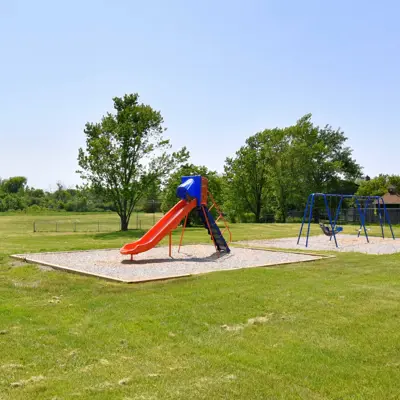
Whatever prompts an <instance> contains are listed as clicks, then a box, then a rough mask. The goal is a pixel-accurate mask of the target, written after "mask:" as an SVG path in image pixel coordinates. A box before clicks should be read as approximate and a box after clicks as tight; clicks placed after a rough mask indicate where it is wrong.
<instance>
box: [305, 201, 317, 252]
mask: <svg viewBox="0 0 400 400" xmlns="http://www.w3.org/2000/svg"><path fill="white" fill-rule="evenodd" d="M314 196H315V195H314V193H313V194H312V195H311V204H310V213H309V214H308V228H307V239H306V247H308V237H309V236H310V225H311V218H312V212H313V206H314V199H315V197H314Z"/></svg>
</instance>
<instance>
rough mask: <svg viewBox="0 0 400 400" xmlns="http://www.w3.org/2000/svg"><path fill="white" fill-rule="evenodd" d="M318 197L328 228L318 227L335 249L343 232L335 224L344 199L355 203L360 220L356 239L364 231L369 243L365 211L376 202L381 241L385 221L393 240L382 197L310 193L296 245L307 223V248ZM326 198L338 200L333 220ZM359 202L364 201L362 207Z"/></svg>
mask: <svg viewBox="0 0 400 400" xmlns="http://www.w3.org/2000/svg"><path fill="white" fill-rule="evenodd" d="M318 197H322V198H323V200H324V205H325V209H326V213H327V216H328V222H329V225H328V226H326V225H325V224H324V223H320V224H319V226H320V228H321V230H322V232H323V233H324V234H325V235H326V236H328V237H329V240H332V238H333V239H334V241H335V245H336V247H338V243H337V238H336V235H337V234H338V233H340V232H342V231H343V227H341V226H338V225H337V223H338V219H339V215H340V210H341V208H342V205H343V200H344V199H352V200H353V201H354V203H355V206H356V210H357V214H358V216H359V219H360V229H358V235H357V236H358V237H360V233H361V232H362V231H364V234H365V238H366V240H367V242H368V243H369V238H368V232H367V228H366V226H365V221H366V211H367V209H368V206H370V205H371V204H372V203H373V202H374V203H375V202H376V205H377V213H378V217H379V224H380V227H381V232H382V238H383V239H384V238H385V232H384V226H383V224H384V221H385V220H386V223H387V224H388V226H389V228H390V232H391V236H392V238H393V239H395V236H394V232H393V228H392V224H391V223H390V218H389V213H388V212H387V209H386V204H385V202H384V200H383V198H382V197H380V196H356V195H349V194H325V193H311V194H310V195H309V196H308V199H307V203H306V207H305V209H304V214H303V219H302V222H301V227H300V232H299V236H298V238H297V244H299V242H300V238H301V235H302V232H303V227H304V224H305V223H308V227H307V236H306V247H308V239H309V235H310V225H311V220H312V218H313V208H314V205H315V199H316V198H318ZM328 198H339V203H338V206H337V208H336V212H335V216H334V218H332V214H331V210H330V207H329V205H328ZM361 201H364V207H361ZM307 217H308V218H307ZM307 219H308V222H306V221H307Z"/></svg>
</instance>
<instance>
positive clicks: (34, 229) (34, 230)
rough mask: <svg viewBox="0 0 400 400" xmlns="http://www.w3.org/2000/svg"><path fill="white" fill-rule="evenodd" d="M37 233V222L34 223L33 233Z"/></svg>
mask: <svg viewBox="0 0 400 400" xmlns="http://www.w3.org/2000/svg"><path fill="white" fill-rule="evenodd" d="M35 232H36V221H33V233H35Z"/></svg>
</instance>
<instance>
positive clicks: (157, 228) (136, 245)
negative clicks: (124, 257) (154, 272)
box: [120, 199, 197, 254]
mask: <svg viewBox="0 0 400 400" xmlns="http://www.w3.org/2000/svg"><path fill="white" fill-rule="evenodd" d="M196 205H197V199H193V200H191V201H190V202H187V201H186V200H181V201H180V202H179V203H177V204H175V206H174V207H172V208H171V209H170V210H169V211H168V212H167V213H166V214H165V215H164V216H163V217H162V218H161V219H160V220H159V221H158V222H157V223H156V224H155V225H154V226H153V227H152V228H151V229H150V230H149V231H148V232H146V233H145V234H144V235H143V236H142V237H141V238H140V239H139V240H137V241H136V242H133V243H128V244H126V245H125V246H124V247H122V249H121V250H120V253H121V254H139V253H143V252H144V251H147V250H150V249H152V248H153V247H154V246H156V245H157V243H158V242H159V241H160V240H161V239H162V238H163V237H164V236H166V235H168V233H170V232H171V231H173V230H174V229H176V228H177V227H178V225H179V223H180V222H181V221H182V219H183V218H185V217H186V215H188V214H189V213H190V211H192V210H193V208H195V207H196Z"/></svg>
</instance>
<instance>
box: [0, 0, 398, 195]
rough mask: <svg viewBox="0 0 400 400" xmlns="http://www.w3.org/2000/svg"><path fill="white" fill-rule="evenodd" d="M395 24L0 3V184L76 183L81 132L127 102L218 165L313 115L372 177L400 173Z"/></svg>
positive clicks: (377, 19)
mask: <svg viewBox="0 0 400 400" xmlns="http://www.w3.org/2000/svg"><path fill="white" fill-rule="evenodd" d="M399 15H400V2H398V1H397V0H392V1H385V0H382V1H380V2H373V1H369V2H366V1H361V0H353V1H348V0H336V1H329V2H328V1H321V0H318V1H317V0H314V1H312V0H304V1H297V0H286V1H280V0H276V1H268V0H262V1H261V0H260V1H258V0H246V1H244V0H243V1H235V0H229V1H228V0H214V1H212V0H202V1H188V0H169V1H165V0H158V1H156V0H147V1H136V0H107V1H105V0H96V1H94V0H80V1H77V0H69V1H64V2H56V1H50V0H49V1H44V0H36V1H31V0H25V1H20V0H0V51H1V53H0V177H2V178H7V177H9V176H16V175H22V176H26V177H27V178H28V185H29V186H35V187H40V188H43V189H46V190H52V189H55V187H56V182H58V181H61V182H62V183H63V184H64V185H66V186H68V187H72V186H74V185H75V184H79V183H80V179H79V176H78V174H76V173H75V171H76V170H77V168H78V165H77V155H78V149H79V147H82V146H84V145H85V136H84V133H83V129H84V126H85V123H86V122H98V121H100V119H101V117H102V116H103V115H104V114H105V113H107V112H108V111H112V110H113V103H112V98H113V97H115V96H123V95H124V94H125V93H139V95H140V99H141V101H142V102H144V103H146V104H150V105H151V106H152V107H153V108H155V109H157V110H159V111H161V114H162V116H163V118H164V121H165V123H164V126H165V127H166V128H167V131H166V134H165V135H166V136H167V137H168V138H169V139H170V140H171V143H172V145H173V149H174V150H178V149H179V148H181V147H182V146H186V147H187V148H188V150H189V151H190V153H191V161H192V162H193V163H195V164H201V165H206V166H207V167H208V168H210V169H213V170H217V171H220V172H222V171H223V166H224V161H225V159H226V157H229V156H233V155H234V154H235V152H236V150H238V149H239V147H240V146H242V145H243V144H244V142H245V140H246V138H247V137H249V136H250V135H252V134H254V133H256V132H258V131H260V130H263V129H266V128H274V127H283V126H288V125H291V124H294V123H295V122H296V121H297V120H298V119H299V118H300V117H302V116H303V115H304V114H307V113H312V115H313V121H314V123H315V124H317V125H321V126H322V125H325V124H330V125H331V126H332V127H334V128H341V129H342V130H343V131H344V132H345V135H346V136H347V137H348V138H349V140H348V145H349V146H350V147H352V148H353V150H354V152H353V156H354V157H355V159H356V160H357V161H358V162H359V163H360V164H361V165H362V166H363V167H364V173H365V174H368V175H370V176H375V175H377V174H379V173H397V174H399V173H400V171H399V169H400V167H399V165H400V164H399V162H398V154H399V149H400V115H399V111H400V24H399V17H398V16H399Z"/></svg>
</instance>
